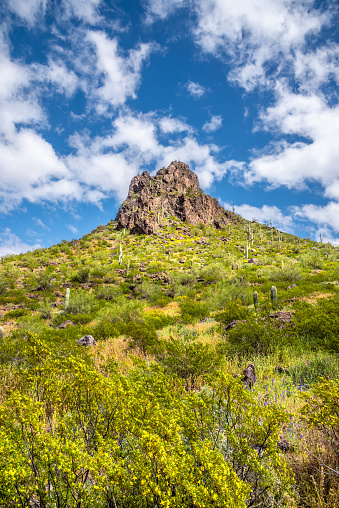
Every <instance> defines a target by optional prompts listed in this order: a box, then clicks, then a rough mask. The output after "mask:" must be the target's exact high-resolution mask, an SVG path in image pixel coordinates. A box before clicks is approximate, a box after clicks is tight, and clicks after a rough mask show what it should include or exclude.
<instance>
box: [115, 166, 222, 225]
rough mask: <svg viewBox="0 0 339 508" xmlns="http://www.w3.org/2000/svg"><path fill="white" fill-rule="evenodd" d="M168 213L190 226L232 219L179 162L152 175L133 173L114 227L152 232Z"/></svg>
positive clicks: (196, 178)
mask: <svg viewBox="0 0 339 508" xmlns="http://www.w3.org/2000/svg"><path fill="white" fill-rule="evenodd" d="M171 216H172V217H176V218H178V219H180V220H182V221H185V222H187V223H188V224H191V225H195V224H197V223H203V224H205V225H211V226H213V227H215V228H216V229H220V227H221V226H222V225H225V224H227V223H229V222H230V221H232V214H231V212H228V211H226V210H224V209H223V208H222V206H221V205H219V203H218V201H217V200H216V199H215V198H211V196H208V195H207V194H205V193H204V192H203V191H202V190H201V188H200V185H199V180H198V177H197V175H196V174H195V173H193V171H191V170H190V168H189V167H188V165H187V164H184V163H183V162H180V161H173V162H171V164H170V165H169V166H168V168H161V169H160V170H159V171H158V172H157V174H156V175H155V176H154V177H152V176H150V174H149V173H148V172H147V171H144V172H143V173H142V174H141V175H137V176H135V177H134V178H133V179H132V181H131V183H130V186H129V192H128V196H127V199H126V200H125V201H124V202H123V203H122V205H121V207H120V209H119V212H118V214H117V216H116V219H115V220H116V221H117V223H118V229H122V228H126V229H129V230H130V231H131V233H137V234H154V233H156V232H157V231H158V230H159V228H160V227H161V220H162V219H163V218H164V217H171Z"/></svg>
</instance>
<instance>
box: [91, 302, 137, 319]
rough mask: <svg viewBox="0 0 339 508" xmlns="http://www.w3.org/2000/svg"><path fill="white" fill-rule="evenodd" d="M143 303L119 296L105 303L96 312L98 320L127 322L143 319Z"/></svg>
mask: <svg viewBox="0 0 339 508" xmlns="http://www.w3.org/2000/svg"><path fill="white" fill-rule="evenodd" d="M144 309H145V304H144V303H143V302H140V301H138V300H127V299H126V298H119V299H118V300H117V301H115V302H112V303H107V305H105V307H103V308H102V309H100V310H99V311H98V314H97V320H98V322H101V323H102V322H107V323H129V322H131V321H139V322H143V321H144Z"/></svg>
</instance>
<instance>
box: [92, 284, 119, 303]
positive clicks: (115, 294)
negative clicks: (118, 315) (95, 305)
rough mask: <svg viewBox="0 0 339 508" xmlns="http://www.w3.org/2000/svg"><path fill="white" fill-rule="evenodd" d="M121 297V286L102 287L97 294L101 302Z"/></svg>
mask: <svg viewBox="0 0 339 508" xmlns="http://www.w3.org/2000/svg"><path fill="white" fill-rule="evenodd" d="M121 296H122V291H121V289H120V287H119V286H101V287H99V288H98V290H97V292H96V297H97V298H98V299H99V300H108V301H109V300H116V299H117V298H121Z"/></svg>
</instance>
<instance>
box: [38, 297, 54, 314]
mask: <svg viewBox="0 0 339 508" xmlns="http://www.w3.org/2000/svg"><path fill="white" fill-rule="evenodd" d="M37 310H38V312H39V314H40V316H41V317H42V318H43V319H51V317H52V310H53V306H52V304H51V302H50V300H49V298H45V299H44V300H42V301H40V302H39V304H38V307H37Z"/></svg>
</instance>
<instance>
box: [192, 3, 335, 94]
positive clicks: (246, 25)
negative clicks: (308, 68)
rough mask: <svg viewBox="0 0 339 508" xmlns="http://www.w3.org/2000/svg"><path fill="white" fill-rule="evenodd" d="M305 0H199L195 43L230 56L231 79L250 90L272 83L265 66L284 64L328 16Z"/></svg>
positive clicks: (208, 50) (204, 48) (203, 48)
mask: <svg viewBox="0 0 339 508" xmlns="http://www.w3.org/2000/svg"><path fill="white" fill-rule="evenodd" d="M312 4H313V2H312V1H309V0H304V1H300V2H295V1H294V0H275V1H274V2H272V1H271V0H242V1H241V2H234V0H197V1H196V2H195V3H194V5H195V9H196V12H197V15H198V23H197V25H196V28H195V30H194V35H195V39H196V42H197V43H198V44H199V46H200V47H201V48H202V50H203V51H204V52H206V53H212V54H214V55H217V56H225V55H227V57H228V58H231V61H232V64H233V70H232V73H231V75H230V78H231V79H233V80H234V81H236V82H238V83H239V84H240V85H241V86H243V87H244V88H245V89H246V90H250V89H252V88H253V87H255V86H256V85H258V84H263V85H265V84H266V83H267V74H266V70H265V65H266V63H267V62H270V61H271V62H273V63H274V64H275V65H276V64H277V62H279V65H282V64H284V63H285V61H284V60H285V59H286V58H288V56H289V54H290V53H291V52H292V51H293V50H295V49H296V48H298V47H300V46H302V45H303V44H304V42H305V38H306V36H307V35H308V34H311V33H314V32H316V31H319V30H320V28H321V26H322V24H323V23H324V22H325V20H326V19H327V18H326V16H325V15H321V14H319V12H318V11H313V10H312Z"/></svg>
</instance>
